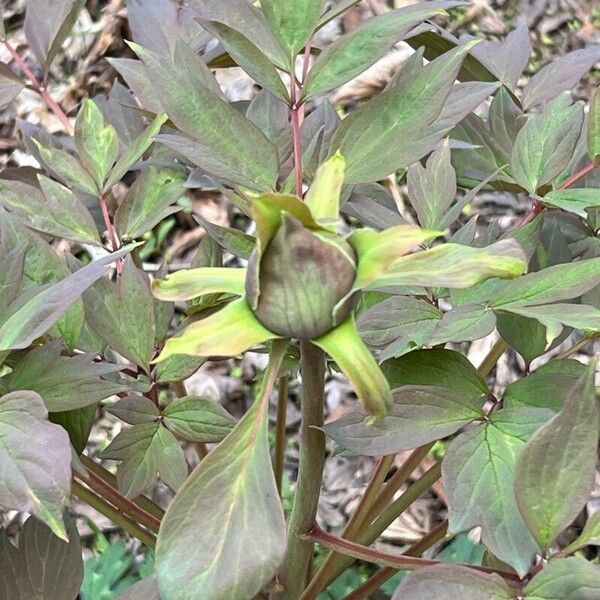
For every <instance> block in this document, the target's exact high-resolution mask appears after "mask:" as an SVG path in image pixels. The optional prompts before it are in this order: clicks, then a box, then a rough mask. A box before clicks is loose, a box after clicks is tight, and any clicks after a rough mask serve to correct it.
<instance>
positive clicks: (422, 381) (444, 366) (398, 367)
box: [381, 348, 489, 400]
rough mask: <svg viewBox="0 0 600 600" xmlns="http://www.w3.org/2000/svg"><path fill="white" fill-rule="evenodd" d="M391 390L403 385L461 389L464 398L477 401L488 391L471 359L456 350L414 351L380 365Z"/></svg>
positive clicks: (433, 349)
mask: <svg viewBox="0 0 600 600" xmlns="http://www.w3.org/2000/svg"><path fill="white" fill-rule="evenodd" d="M381 370H382V371H383V372H384V374H385V376H386V377H387V380H388V381H389V382H390V387H391V388H392V389H395V388H398V387H401V386H404V385H433V386H441V387H445V388H451V389H455V390H458V391H460V393H461V394H463V395H464V397H465V400H475V399H477V398H479V396H481V395H482V394H483V395H485V396H487V395H488V394H489V390H488V388H487V385H486V383H485V379H484V378H483V377H482V376H481V375H480V374H479V373H478V372H477V370H476V369H475V367H474V366H473V365H472V364H471V363H470V362H469V360H468V359H467V358H466V357H465V356H463V355H462V354H460V353H459V352H455V351H454V350H446V349H445V348H432V349H431V350H415V351H413V352H410V353H409V354H405V355H404V356H402V357H400V358H395V359H392V360H387V361H385V362H384V363H383V364H382V365H381Z"/></svg>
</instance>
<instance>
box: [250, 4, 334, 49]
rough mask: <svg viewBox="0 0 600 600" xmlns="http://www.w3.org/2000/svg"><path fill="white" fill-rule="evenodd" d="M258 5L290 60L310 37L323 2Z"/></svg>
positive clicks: (319, 16)
mask: <svg viewBox="0 0 600 600" xmlns="http://www.w3.org/2000/svg"><path fill="white" fill-rule="evenodd" d="M260 5H261V8H262V10H263V13H264V14H265V17H266V18H267V21H268V23H269V25H270V26H271V30H272V31H273V33H275V35H276V36H277V37H278V38H279V41H280V42H281V45H282V46H283V47H284V48H285V50H286V54H287V56H288V57H290V59H292V58H293V57H295V56H296V55H297V54H298V53H299V52H300V50H302V49H303V48H304V46H305V45H306V43H307V42H308V40H309V39H310V37H311V36H312V34H313V32H314V30H315V28H316V27H317V23H318V22H319V19H320V18H321V13H322V12H323V7H324V6H325V0H261V2H260Z"/></svg>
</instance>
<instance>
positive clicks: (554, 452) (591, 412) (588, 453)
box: [515, 362, 598, 552]
mask: <svg viewBox="0 0 600 600" xmlns="http://www.w3.org/2000/svg"><path fill="white" fill-rule="evenodd" d="M595 365H596V363H595V362H593V363H592V365H591V366H590V367H589V368H588V369H587V370H586V372H585V373H583V374H582V375H581V377H579V379H578V380H577V382H576V383H575V385H574V386H573V387H572V389H571V390H570V391H569V394H568V395H567V398H566V400H565V403H564V406H563V408H562V410H561V411H560V412H559V413H558V414H557V415H556V416H555V417H554V418H553V419H551V420H550V421H548V423H546V424H545V425H544V426H543V427H542V428H540V429H539V430H538V431H537V432H536V433H535V434H534V435H533V437H532V438H531V439H530V440H529V442H528V443H527V444H526V446H525V447H524V448H523V451H522V453H521V455H520V457H519V459H518V462H517V465H516V471H515V493H516V497H517V504H518V506H519V510H520V512H521V514H522V516H523V519H524V521H525V523H526V524H527V527H528V528H529V530H530V531H531V533H532V534H533V536H534V537H535V539H536V540H537V542H538V544H539V545H540V547H541V548H542V550H543V551H544V552H546V551H547V550H548V548H549V547H550V545H551V544H552V543H553V542H554V540H555V539H556V536H557V535H558V534H559V533H560V532H561V531H562V530H563V529H564V528H565V527H566V526H567V525H568V524H569V523H570V522H571V521H572V520H573V519H574V518H575V517H576V516H577V515H578V514H579V511H580V510H581V509H582V507H583V506H584V505H585V503H586V502H587V500H588V498H589V496H590V493H591V491H592V488H593V485H594V476H595V467H596V450H597V447H598V409H597V406H596V395H595V388H594V376H595Z"/></svg>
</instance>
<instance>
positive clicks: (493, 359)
mask: <svg viewBox="0 0 600 600" xmlns="http://www.w3.org/2000/svg"><path fill="white" fill-rule="evenodd" d="M506 350H508V344H507V343H506V342H505V341H504V340H503V339H502V338H500V339H499V340H498V341H497V342H496V343H495V344H494V345H493V346H492V349H491V350H490V351H489V353H488V355H487V356H486V357H485V358H484V359H483V362H482V363H481V364H480V365H479V368H478V369H477V372H478V373H479V374H480V375H481V376H482V377H486V376H487V375H489V374H490V372H491V370H492V369H493V368H494V367H495V366H496V363H497V362H498V360H499V359H500V357H501V356H502V355H503V354H504V353H505V352H506Z"/></svg>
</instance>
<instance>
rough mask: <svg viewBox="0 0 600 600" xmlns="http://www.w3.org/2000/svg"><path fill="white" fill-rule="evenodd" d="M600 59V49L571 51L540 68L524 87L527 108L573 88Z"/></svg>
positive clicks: (525, 106) (524, 104)
mask: <svg viewBox="0 0 600 600" xmlns="http://www.w3.org/2000/svg"><path fill="white" fill-rule="evenodd" d="M599 60H600V49H598V48H594V47H593V46H592V47H590V48H584V49H581V50H575V51H574V52H569V54H567V55H565V56H561V57H559V58H557V59H556V60H553V61H552V62H551V63H550V64H548V65H546V66H545V67H543V68H542V69H540V70H539V71H538V72H537V73H536V74H535V75H534V76H533V77H532V78H531V79H530V80H529V81H528V82H527V85H525V87H524V88H523V100H522V104H523V108H524V109H525V110H527V109H529V108H531V107H533V106H537V105H538V104H543V103H545V102H548V101H549V100H551V99H552V98H554V97H555V96H558V94H560V93H561V92H563V91H565V90H569V91H570V90H572V89H573V88H574V87H575V86H576V85H577V83H578V82H579V80H580V79H581V78H582V77H583V76H584V75H585V73H587V72H588V71H589V70H590V68H591V67H592V65H593V64H594V63H596V62H598V61H599Z"/></svg>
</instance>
